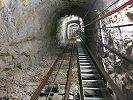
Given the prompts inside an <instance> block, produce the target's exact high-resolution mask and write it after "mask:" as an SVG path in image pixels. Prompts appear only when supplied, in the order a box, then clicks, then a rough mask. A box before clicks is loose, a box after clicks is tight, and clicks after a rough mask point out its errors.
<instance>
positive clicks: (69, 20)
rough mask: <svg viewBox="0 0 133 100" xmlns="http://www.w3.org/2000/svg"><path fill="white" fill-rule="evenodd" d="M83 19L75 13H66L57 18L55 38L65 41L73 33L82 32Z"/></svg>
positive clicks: (61, 41)
mask: <svg viewBox="0 0 133 100" xmlns="http://www.w3.org/2000/svg"><path fill="white" fill-rule="evenodd" d="M83 26H84V24H83V20H82V18H80V17H79V16H76V15H66V16H65V17H62V18H60V19H59V20H58V27H57V38H58V40H59V42H60V43H62V44H63V43H67V41H68V40H69V39H70V38H71V37H72V36H74V35H76V32H78V33H81V32H84V28H83Z"/></svg>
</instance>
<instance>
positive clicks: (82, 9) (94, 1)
mask: <svg viewBox="0 0 133 100" xmlns="http://www.w3.org/2000/svg"><path fill="white" fill-rule="evenodd" d="M62 1H63V7H61V8H63V9H62V10H61V11H60V13H59V14H58V15H59V17H63V16H65V15H77V16H80V17H81V18H84V17H85V15H86V13H87V14H88V16H86V17H85V20H89V17H90V16H89V14H90V13H95V12H94V10H95V9H97V8H99V9H100V8H101V7H102V5H103V2H102V0H62ZM96 5H97V6H96Z"/></svg>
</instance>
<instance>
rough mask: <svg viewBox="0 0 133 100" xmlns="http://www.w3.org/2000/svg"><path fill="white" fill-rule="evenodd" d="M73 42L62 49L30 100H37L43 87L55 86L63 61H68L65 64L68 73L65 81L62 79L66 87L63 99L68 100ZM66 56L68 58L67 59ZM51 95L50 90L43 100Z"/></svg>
mask: <svg viewBox="0 0 133 100" xmlns="http://www.w3.org/2000/svg"><path fill="white" fill-rule="evenodd" d="M73 41H74V40H70V41H69V43H68V45H67V46H65V47H64V49H63V50H62V53H60V54H59V56H58V57H57V59H56V60H55V62H54V63H53V65H52V67H51V68H50V70H49V71H48V73H47V74H46V75H45V76H44V77H43V79H42V82H41V83H40V85H39V86H38V88H37V89H36V90H35V92H34V93H33V95H32V97H31V99H30V100H38V99H39V97H40V94H41V91H42V90H43V89H44V87H45V86H46V85H50V84H55V82H56V77H57V75H58V74H59V71H60V69H61V67H62V66H63V62H64V60H65V59H69V62H68V64H67V65H68V66H69V67H68V68H67V72H68V75H67V76H66V79H67V80H65V79H64V82H63V83H65V84H66V86H65V88H66V91H65V98H66V99H65V100H68V98H69V91H70V85H71V77H72V64H73V52H74V42H73ZM67 53H69V54H67ZM67 56H69V57H67ZM66 74H67V73H66ZM51 94H53V93H52V88H51V89H50V91H49V92H48V93H47V97H46V98H45V100H49V98H50V96H51Z"/></svg>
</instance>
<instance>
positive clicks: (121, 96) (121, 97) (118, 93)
mask: <svg viewBox="0 0 133 100" xmlns="http://www.w3.org/2000/svg"><path fill="white" fill-rule="evenodd" d="M81 40H82V39H81ZM82 42H83V44H84V45H85V47H86V48H87V50H88V52H89V53H90V55H91V57H92V58H93V60H94V62H95V63H96V65H97V67H98V68H99V70H100V71H101V72H102V74H103V75H104V78H105V79H106V80H107V81H108V83H109V85H110V86H111V88H112V89H113V91H114V93H115V94H116V96H117V97H118V98H119V100H126V98H125V96H124V94H123V92H122V91H121V90H120V89H119V87H118V86H117V85H116V84H115V83H114V81H113V80H112V79H111V77H110V76H109V74H108V73H107V72H106V71H105V69H104V67H103V66H102V64H101V63H100V62H99V61H98V60H97V59H96V57H95V56H94V54H93V53H92V52H91V50H90V48H88V47H87V45H86V44H85V42H84V41H83V40H82Z"/></svg>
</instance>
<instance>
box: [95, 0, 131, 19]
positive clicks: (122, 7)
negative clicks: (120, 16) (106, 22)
mask: <svg viewBox="0 0 133 100" xmlns="http://www.w3.org/2000/svg"><path fill="white" fill-rule="evenodd" d="M131 4H133V0H129V1H127V2H126V3H124V4H122V5H120V6H118V7H116V8H115V9H113V10H111V11H109V12H107V13H106V14H105V15H103V16H101V17H100V18H98V19H97V20H101V19H104V18H106V17H108V16H111V15H113V14H114V13H116V12H118V11H120V10H122V9H124V8H125V7H127V6H128V5H131ZM97 20H96V21H97Z"/></svg>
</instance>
